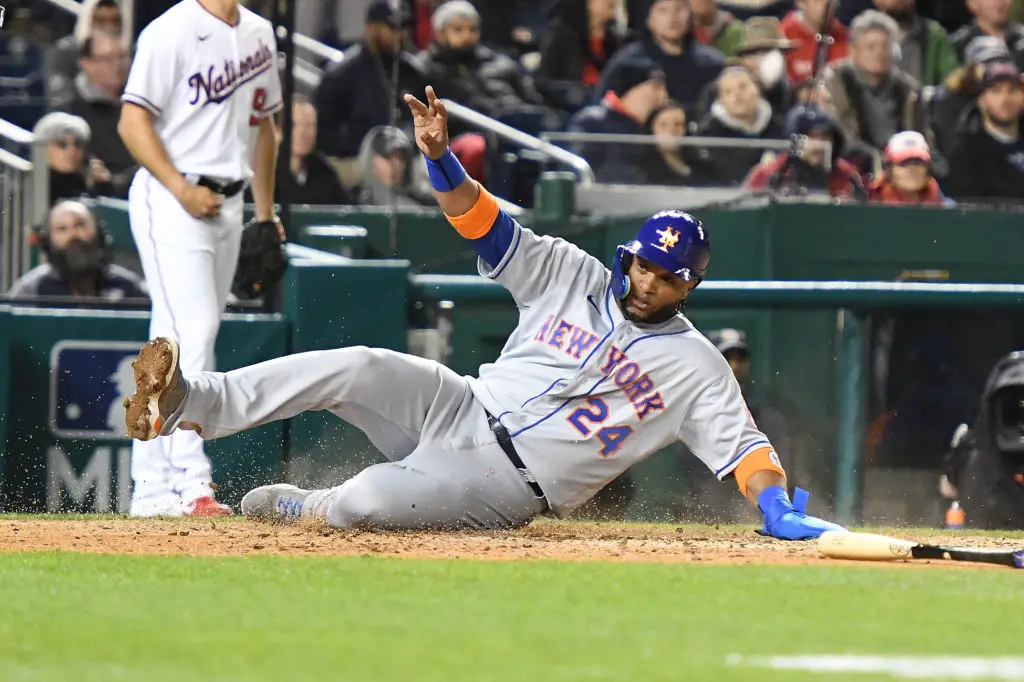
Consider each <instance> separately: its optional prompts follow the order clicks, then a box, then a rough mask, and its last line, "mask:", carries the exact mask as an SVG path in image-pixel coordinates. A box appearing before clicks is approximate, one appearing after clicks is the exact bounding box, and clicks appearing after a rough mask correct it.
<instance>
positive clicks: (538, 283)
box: [405, 87, 606, 307]
mask: <svg viewBox="0 0 1024 682" xmlns="http://www.w3.org/2000/svg"><path fill="white" fill-rule="evenodd" d="M426 100H427V101H426V103H423V102H421V101H419V100H418V99H416V98H415V97H413V96H412V95H408V94H407V95H406V96H405V101H406V104H408V106H409V110H410V111H411V112H412V115H413V121H414V123H415V126H416V144H417V146H418V147H419V148H420V151H422V152H423V155H424V156H425V157H426V164H427V170H428V172H429V174H430V183H431V185H432V186H433V189H434V196H435V197H436V198H437V203H438V205H439V206H440V207H441V210H442V211H444V214H445V216H446V217H447V218H448V222H449V223H451V225H452V227H454V228H455V230H456V231H457V232H458V233H459V234H460V235H462V237H464V238H465V239H467V240H468V241H469V242H470V244H471V245H472V247H473V249H474V250H475V251H476V252H477V254H478V255H479V256H480V263H479V264H478V269H479V272H480V274H481V275H483V276H484V277H488V278H490V279H494V280H497V281H498V282H500V283H501V284H502V285H504V286H505V288H506V289H508V290H509V292H510V293H511V294H512V296H513V298H515V300H516V303H517V304H518V305H520V306H521V307H525V306H529V305H531V304H532V303H533V302H535V301H536V300H538V299H539V298H541V297H542V296H544V295H545V293H547V292H548V291H552V290H561V291H565V290H566V288H565V287H562V288H561V289H559V288H558V286H557V285H558V284H560V283H567V282H571V281H573V280H574V279H575V278H577V277H579V276H583V277H588V276H590V277H604V276H605V272H606V271H605V268H604V266H603V265H601V263H600V262H599V261H597V260H596V259H595V258H593V257H592V256H589V255H588V254H587V253H585V252H584V251H582V250H580V249H579V248H577V247H576V246H575V245H573V244H570V243H569V242H567V241H565V240H564V239H558V238H554V237H549V236H539V235H536V234H534V233H533V232H532V231H531V230H529V229H527V228H525V227H523V226H522V225H520V224H519V223H517V222H516V221H515V220H513V219H512V217H511V216H510V215H509V214H508V213H506V212H505V211H503V210H501V207H500V206H499V205H498V200H497V199H496V198H495V197H494V196H493V195H491V193H490V192H488V191H487V189H486V188H485V187H483V186H482V185H481V184H480V183H478V182H477V181H476V180H474V179H473V178H470V177H468V176H467V175H466V171H465V170H464V169H463V167H462V164H461V163H459V160H458V159H457V158H455V155H454V154H453V153H452V151H451V149H450V148H449V146H448V112H446V111H445V108H444V103H443V102H441V100H440V99H438V97H437V94H436V93H435V92H434V89H433V88H432V87H427V89H426Z"/></svg>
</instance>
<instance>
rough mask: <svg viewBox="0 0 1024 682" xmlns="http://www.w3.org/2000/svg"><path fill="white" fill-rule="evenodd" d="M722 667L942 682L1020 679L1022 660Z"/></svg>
mask: <svg viewBox="0 0 1024 682" xmlns="http://www.w3.org/2000/svg"><path fill="white" fill-rule="evenodd" d="M725 662H726V665H732V666H750V667H757V668H774V669H776V670H802V671H806V672H820V673H885V674H888V675H889V676H891V677H895V678H905V679H908V678H909V679H931V680H935V679H943V680H1024V658H1021V657H1009V656H1007V657H1001V656H996V657H993V656H990V657H984V658H982V657H971V656H878V655H854V654H815V655H801V656H742V655H740V654H730V655H729V656H726V659H725Z"/></svg>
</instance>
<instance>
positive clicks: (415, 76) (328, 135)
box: [314, 45, 447, 158]
mask: <svg viewBox="0 0 1024 682" xmlns="http://www.w3.org/2000/svg"><path fill="white" fill-rule="evenodd" d="M393 64H394V62H393V60H392V57H391V55H381V56H380V57H378V56H377V55H375V54H374V53H373V52H371V51H370V50H369V48H368V47H367V46H365V45H356V46H354V47H351V48H349V49H348V50H346V51H345V58H344V59H343V60H342V61H341V62H340V63H337V64H334V65H332V66H331V68H330V69H328V70H327V72H326V73H324V76H323V79H322V80H321V81H320V86H319V87H318V88H317V91H316V94H315V96H314V103H315V105H316V109H317V146H318V148H319V149H320V151H322V152H323V153H324V154H327V155H328V156H338V157H342V158H351V157H355V156H358V155H359V145H360V143H361V142H362V140H363V137H364V136H365V135H366V133H368V132H369V131H370V130H371V129H373V128H375V127H376V126H379V125H386V124H387V123H388V122H389V121H390V120H391V108H392V106H397V107H398V111H399V124H400V125H406V124H407V125H410V126H411V125H412V115H411V114H410V113H409V107H408V106H406V104H405V102H404V101H402V96H403V95H404V94H405V93H407V92H408V93H412V94H413V95H415V96H416V97H420V98H422V97H423V91H424V89H426V86H427V81H426V80H425V78H424V75H423V68H422V65H421V64H420V61H419V59H417V58H416V57H415V56H414V55H412V54H409V53H407V52H403V53H402V54H401V55H400V57H399V65H398V88H397V91H396V93H395V94H396V98H395V99H394V100H392V98H391V74H392V67H393ZM434 85H435V86H436V85H437V84H436V83H435V84H434ZM438 93H439V94H440V95H441V96H442V97H446V96H447V95H445V94H444V91H443V90H441V89H440V88H438Z"/></svg>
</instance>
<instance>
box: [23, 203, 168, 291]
mask: <svg viewBox="0 0 1024 682" xmlns="http://www.w3.org/2000/svg"><path fill="white" fill-rule="evenodd" d="M37 236H38V239H39V246H40V248H41V249H42V251H43V253H44V254H45V255H46V258H47V262H46V263H43V264H42V265H38V266H36V267H35V268H33V269H32V270H30V271H29V272H27V273H26V274H25V275H24V276H22V277H21V278H20V279H18V281H16V282H15V283H14V285H13V286H12V287H11V290H10V291H9V292H7V293H8V296H9V297H11V298H13V299H30V298H34V297H37V296H67V297H76V298H78V297H81V298H97V299H104V300H108V301H120V300H123V299H126V298H146V297H147V296H148V294H147V292H146V287H145V284H144V283H143V281H142V279H141V278H140V277H139V276H138V275H136V274H135V273H133V272H132V271H130V270H128V269H126V268H122V267H121V266H119V265H113V264H111V263H110V262H109V256H110V254H109V253H108V251H107V242H106V234H105V233H104V232H103V231H101V230H100V228H99V227H98V226H97V224H96V218H95V217H94V216H93V214H92V211H90V210H89V208H88V207H87V206H86V205H85V204H83V203H81V202H79V201H71V200H68V201H61V202H59V203H58V204H57V205H56V206H54V207H53V208H52V209H51V210H50V213H49V215H48V217H47V220H46V225H45V226H44V227H43V228H42V229H41V230H39V232H38V233H37Z"/></svg>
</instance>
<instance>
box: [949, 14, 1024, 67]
mask: <svg viewBox="0 0 1024 682" xmlns="http://www.w3.org/2000/svg"><path fill="white" fill-rule="evenodd" d="M967 9H969V10H970V11H971V14H973V15H974V20H973V21H972V22H971V23H969V24H967V25H965V26H961V27H960V28H959V29H958V30H957V31H955V32H954V33H953V35H952V36H951V38H952V40H953V47H954V48H956V51H957V56H958V57H959V58H960V61H961V62H964V61H966V56H965V54H964V53H965V52H966V51H967V45H968V44H970V42H971V41H972V40H974V39H975V38H977V37H978V36H985V35H987V36H994V37H996V38H999V39H1000V40H1002V41H1003V42H1004V43H1006V46H1007V48H1009V50H1010V53H1011V54H1012V55H1013V59H1014V61H1015V62H1016V63H1017V68H1018V69H1022V70H1024V26H1022V25H1021V24H1018V23H1017V22H1015V21H1011V20H1010V9H1011V6H1010V0H967Z"/></svg>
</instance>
